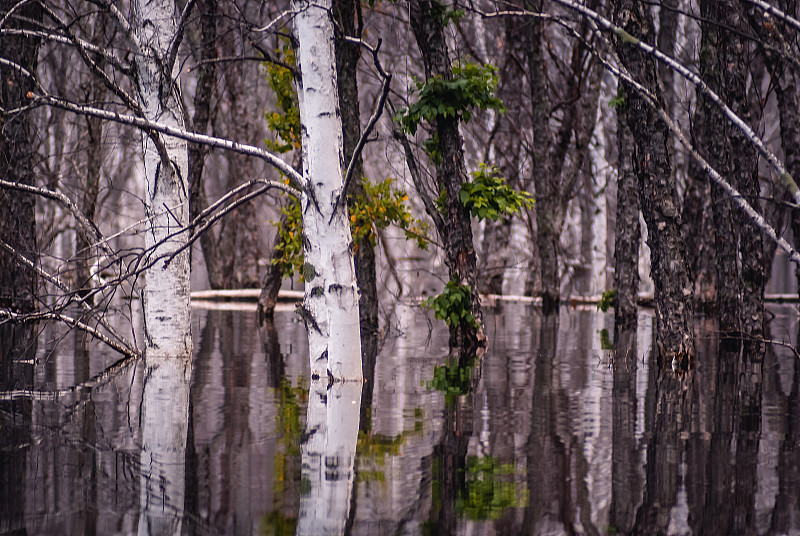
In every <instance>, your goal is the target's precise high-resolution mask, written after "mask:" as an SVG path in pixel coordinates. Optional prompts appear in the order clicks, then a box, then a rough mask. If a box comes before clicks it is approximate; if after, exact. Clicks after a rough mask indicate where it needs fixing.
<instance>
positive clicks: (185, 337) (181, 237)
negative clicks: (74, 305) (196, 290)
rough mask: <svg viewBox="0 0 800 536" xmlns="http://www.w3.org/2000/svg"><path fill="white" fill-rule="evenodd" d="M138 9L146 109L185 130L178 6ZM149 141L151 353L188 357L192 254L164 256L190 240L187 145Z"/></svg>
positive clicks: (139, 73) (158, 3) (138, 75)
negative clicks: (173, 53) (173, 54)
mask: <svg viewBox="0 0 800 536" xmlns="http://www.w3.org/2000/svg"><path fill="white" fill-rule="evenodd" d="M132 8H133V9H132V21H131V22H132V26H133V32H134V33H135V38H136V40H137V41H138V43H137V45H138V46H139V47H140V50H141V56H140V57H137V59H136V62H135V64H134V65H135V69H136V71H135V80H136V84H137V94H138V96H139V104H140V105H141V107H142V110H143V111H144V114H145V116H146V117H147V118H148V119H151V120H153V121H158V122H160V123H163V124H167V125H172V126H175V127H178V128H183V127H184V115H183V109H182V108H181V104H180V99H179V88H178V82H177V81H178V78H179V69H178V66H177V65H176V64H175V63H172V64H170V58H169V57H168V56H169V53H170V50H171V47H172V46H173V44H174V41H175V40H176V39H178V38H179V36H178V27H179V21H178V13H177V11H176V6H175V3H174V2H173V1H171V0H154V1H144V0H136V1H135V2H134V3H133V5H132ZM154 140H155V141H154ZM142 144H143V153H144V180H145V215H146V216H147V217H148V218H149V222H148V226H149V227H148V229H147V232H146V233H145V246H146V248H147V251H148V257H147V258H148V260H155V259H158V260H155V262H154V263H153V265H152V267H151V268H150V269H149V270H148V271H147V273H146V276H145V277H146V283H145V288H144V291H143V306H144V322H145V337H146V354H147V355H148V356H150V355H153V356H155V355H157V356H159V357H180V356H183V357H185V356H189V355H191V349H192V338H191V333H190V331H191V322H190V315H189V313H190V310H189V251H188V249H184V250H183V251H182V252H181V253H179V254H177V256H176V257H175V258H174V259H173V260H172V261H171V262H170V263H169V264H168V265H167V264H166V263H165V262H164V259H163V257H165V256H169V255H172V254H173V253H175V252H176V251H178V250H179V249H180V248H182V247H183V246H185V245H186V241H187V238H188V237H187V234H186V233H178V234H176V233H175V231H178V230H180V229H182V228H184V227H186V226H187V225H188V223H189V199H188V194H189V184H188V180H187V178H188V148H187V143H186V142H185V141H183V140H180V139H178V138H167V137H161V136H157V135H155V134H153V135H152V137H150V136H147V135H146V134H145V135H143V140H142ZM159 145H160V147H159Z"/></svg>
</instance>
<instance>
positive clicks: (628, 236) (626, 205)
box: [614, 109, 642, 329]
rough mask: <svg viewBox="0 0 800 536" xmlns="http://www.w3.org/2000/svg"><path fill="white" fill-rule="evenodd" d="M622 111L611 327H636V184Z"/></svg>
mask: <svg viewBox="0 0 800 536" xmlns="http://www.w3.org/2000/svg"><path fill="white" fill-rule="evenodd" d="M626 113H627V112H626V111H625V110H624V109H621V110H620V109H618V110H617V146H618V147H619V155H618V156H617V227H616V232H615V235H614V289H615V290H616V303H615V306H614V326H615V327H616V326H619V329H622V328H624V327H629V326H635V325H636V315H637V312H638V302H637V298H638V295H639V245H640V243H641V241H642V230H641V227H640V225H639V212H640V202H639V181H638V179H637V177H636V173H635V172H634V169H633V161H632V156H633V154H634V145H635V140H634V139H633V135H632V134H631V130H630V129H629V128H628V122H627V120H626V119H625V117H624V115H625V114H626Z"/></svg>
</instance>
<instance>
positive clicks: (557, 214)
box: [527, 20, 564, 314]
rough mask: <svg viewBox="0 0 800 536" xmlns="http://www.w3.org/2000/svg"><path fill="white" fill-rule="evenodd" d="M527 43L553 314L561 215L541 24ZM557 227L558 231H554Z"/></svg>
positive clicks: (545, 273) (545, 270)
mask: <svg viewBox="0 0 800 536" xmlns="http://www.w3.org/2000/svg"><path fill="white" fill-rule="evenodd" d="M530 25H531V26H530V36H529V38H528V39H527V42H528V51H527V52H528V69H529V71H530V75H529V76H530V91H531V123H532V125H531V127H532V129H533V145H532V148H531V177H532V181H531V182H533V184H534V187H535V190H536V194H535V195H536V242H537V245H538V248H539V259H540V262H541V278H542V309H543V310H544V312H545V314H547V313H549V312H551V311H553V309H555V308H556V307H557V306H558V304H559V301H560V300H561V295H560V292H559V290H560V289H559V287H560V282H561V281H560V278H559V274H558V247H559V236H560V234H561V227H562V226H563V222H564V214H563V213H562V212H561V211H559V210H558V203H557V198H558V195H559V192H558V191H557V189H556V186H557V184H558V182H557V178H556V177H555V176H554V175H555V174H554V171H553V169H552V160H551V157H550V153H551V150H552V147H553V143H554V141H553V135H552V131H551V129H550V92H549V90H548V88H547V80H548V76H547V64H546V62H545V51H544V30H545V25H544V22H542V21H539V20H531V22H530ZM556 227H558V230H557V231H556Z"/></svg>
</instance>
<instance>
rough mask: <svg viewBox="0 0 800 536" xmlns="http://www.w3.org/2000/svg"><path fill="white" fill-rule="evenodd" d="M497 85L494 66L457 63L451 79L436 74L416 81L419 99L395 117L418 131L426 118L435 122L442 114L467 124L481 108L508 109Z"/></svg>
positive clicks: (412, 131)
mask: <svg viewBox="0 0 800 536" xmlns="http://www.w3.org/2000/svg"><path fill="white" fill-rule="evenodd" d="M496 88H497V70H496V69H495V67H494V66H493V65H477V64H475V63H462V64H457V65H454V66H453V76H452V79H450V80H445V79H443V78H442V77H440V76H434V77H433V78H430V79H428V80H426V81H425V82H419V83H417V90H416V92H417V95H418V98H417V101H416V102H415V103H414V104H412V105H411V106H410V107H409V108H408V109H404V110H401V111H400V112H399V113H398V115H397V117H396V120H397V121H398V122H399V123H400V126H401V127H402V128H403V130H405V131H406V132H408V133H410V134H416V133H417V128H419V124H420V122H422V121H423V120H424V121H427V122H428V123H429V124H432V123H434V122H435V121H436V119H437V118H439V117H455V118H457V119H458V120H459V121H463V122H465V123H466V122H468V121H469V120H470V119H472V115H473V113H474V112H475V110H476V109H478V108H480V109H481V110H488V109H493V110H499V111H505V107H504V106H503V101H501V100H500V99H499V98H498V97H496V96H495V94H494V92H495V89H496Z"/></svg>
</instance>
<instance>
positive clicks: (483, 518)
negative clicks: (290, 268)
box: [0, 303, 800, 535]
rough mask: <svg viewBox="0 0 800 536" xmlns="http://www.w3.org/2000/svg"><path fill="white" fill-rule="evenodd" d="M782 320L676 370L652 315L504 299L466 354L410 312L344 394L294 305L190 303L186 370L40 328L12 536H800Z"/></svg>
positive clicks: (5, 525)
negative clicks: (763, 336)
mask: <svg viewBox="0 0 800 536" xmlns="http://www.w3.org/2000/svg"><path fill="white" fill-rule="evenodd" d="M772 313H773V314H774V317H773V318H772V320H771V323H770V332H771V335H770V336H771V337H772V339H774V340H776V341H780V342H781V343H785V344H786V345H782V344H772V345H769V346H768V347H767V348H766V351H765V352H764V353H763V354H759V353H753V352H752V351H751V349H746V350H742V349H741V348H736V347H725V348H720V346H719V343H718V341H717V339H716V337H715V336H714V327H713V323H711V322H710V321H706V320H704V319H698V321H697V324H696V334H697V350H698V357H697V360H696V363H695V364H694V366H691V367H690V368H689V370H688V371H681V370H678V371H673V368H672V365H671V363H659V362H658V360H657V359H656V357H655V356H654V355H653V354H652V352H651V344H652V340H653V337H652V320H653V319H652V317H651V315H650V314H648V313H647V312H643V313H642V314H641V316H640V318H639V326H638V330H636V331H633V332H628V333H618V334H616V335H615V333H614V329H613V315H611V314H606V315H604V314H602V313H598V312H595V311H593V310H589V309H587V310H580V309H577V310H576V309H572V308H563V309H562V310H561V314H560V316H558V317H555V316H551V317H543V316H542V315H541V312H540V311H539V310H537V309H536V308H534V307H531V306H527V305H522V304H514V303H508V304H503V305H502V306H497V307H495V309H494V310H490V311H489V313H488V314H487V316H486V322H487V333H488V336H489V349H488V351H487V353H486V355H485V356H482V357H481V358H479V359H472V360H465V359H462V360H461V361H460V362H459V361H458V360H455V361H451V360H449V359H448V358H447V333H446V328H445V327H444V326H443V325H440V324H441V323H440V322H436V321H431V320H430V318H429V314H428V313H427V312H426V311H423V310H420V309H419V308H412V307H405V306H399V307H398V308H397V309H396V310H395V311H394V314H393V316H392V317H391V320H390V322H389V326H387V329H386V333H385V334H383V335H384V336H383V339H382V340H381V341H380V342H379V344H378V351H377V358H376V365H375V369H374V377H370V378H368V381H367V382H366V383H365V384H364V386H363V388H362V387H361V385H357V386H354V385H346V386H341V385H334V386H332V387H331V388H330V389H326V386H321V387H319V386H317V387H314V386H311V389H309V387H310V385H309V383H310V382H309V373H308V371H309V364H308V357H307V344H306V335H305V329H304V326H303V324H302V323H301V322H300V321H299V319H298V318H297V316H296V315H295V314H294V312H293V311H289V310H287V311H283V312H278V313H276V318H275V322H274V324H273V325H270V326H266V327H259V325H258V323H257V321H256V315H255V313H254V312H249V311H222V310H206V309H200V308H196V309H195V310H194V325H193V330H194V332H193V336H194V341H195V345H194V349H195V355H194V357H193V359H192V360H191V362H190V361H186V362H180V360H178V361H179V362H175V361H173V362H170V363H164V364H160V365H159V366H157V367H151V368H149V369H146V368H145V367H144V364H143V363H132V364H129V365H125V366H122V367H118V368H116V369H114V370H113V372H112V373H111V374H106V375H102V376H100V377H97V376H96V375H97V374H99V373H101V372H102V371H103V370H104V369H105V368H106V367H108V366H109V365H111V364H112V363H114V361H115V360H116V359H117V357H116V356H114V355H109V354H108V353H106V352H105V351H104V350H102V349H101V348H100V347H94V346H91V345H90V346H89V347H87V345H86V344H82V343H80V341H75V335H74V334H73V333H70V334H65V333H64V332H61V331H58V330H57V329H56V328H55V327H52V326H51V327H46V328H42V332H41V334H40V336H39V342H38V346H37V351H36V354H35V359H32V360H30V362H26V363H23V364H21V365H15V368H14V370H11V371H10V372H8V371H7V373H6V379H7V380H8V382H7V383H9V385H8V386H6V388H7V389H8V390H7V391H5V392H4V393H3V395H2V398H0V427H1V430H2V432H1V433H0V449H1V450H0V500H1V501H2V502H1V504H0V534H32V535H33V534H102V535H113V534H120V535H127V534H233V535H239V534H242V535H250V534H267V535H271V534H336V533H343V534H364V535H370V534H378V535H389V534H470V535H473V534H474V535H481V534H491V535H493V534H498V535H506V534H508V535H513V534H531V535H538V534H596V535H600V534H698V535H700V534H702V535H714V534H720V535H723V534H724V535H727V534H799V533H800V360H799V359H798V357H797V356H796V355H795V354H794V351H793V350H792V348H791V345H792V344H794V343H795V342H796V341H795V340H796V337H797V331H798V316H797V314H796V312H795V309H794V308H791V307H783V308H781V307H773V308H772ZM615 338H616V340H615ZM9 370H10V369H9ZM367 370H369V367H368V368H367ZM26 381H27V382H28V385H20V383H21V382H22V383H25V382H26ZM87 381H88V383H85V385H87V386H86V387H84V388H81V389H77V390H76V389H72V388H71V387H72V386H74V385H75V384H76V383H80V382H87ZM12 389H15V390H12Z"/></svg>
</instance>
